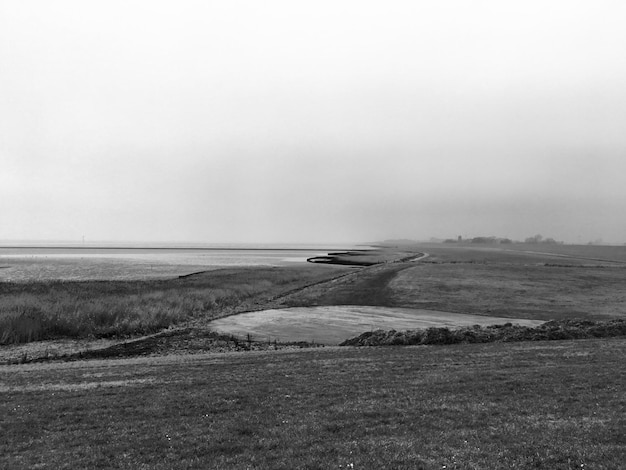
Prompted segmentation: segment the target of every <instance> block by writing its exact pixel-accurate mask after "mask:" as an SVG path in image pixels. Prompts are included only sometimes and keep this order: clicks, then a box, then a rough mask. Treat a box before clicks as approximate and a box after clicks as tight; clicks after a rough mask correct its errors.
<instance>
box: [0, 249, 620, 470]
mask: <svg viewBox="0 0 626 470" xmlns="http://www.w3.org/2000/svg"><path fill="white" fill-rule="evenodd" d="M511 248H515V249H516V250H517V251H513V250H512V249H511ZM552 248H554V247H551V246H543V245H542V246H540V247H538V246H518V247H507V250H496V249H493V247H463V246H444V245H423V246H419V247H418V246H416V247H412V248H411V249H412V250H414V252H415V253H417V252H426V253H428V255H429V256H428V257H427V258H425V259H422V260H420V261H397V262H387V263H383V264H379V265H374V266H369V267H363V268H345V267H337V266H323V265H317V266H316V265H309V266H303V267H300V268H297V269H295V270H291V271H289V270H286V268H254V269H243V270H239V269H232V270H222V271H219V272H212V273H207V274H206V275H199V276H192V277H189V278H185V279H173V280H164V281H146V282H101V283H73V282H69V283H50V282H40V283H29V284H10V283H9V284H7V283H4V284H0V289H2V292H1V294H2V295H1V297H0V301H2V302H4V303H3V304H1V305H0V312H2V313H0V322H5V323H3V324H2V328H4V329H0V331H7V330H6V325H7V324H8V323H7V321H9V320H10V319H11V318H17V317H19V316H20V315H23V318H24V319H29V318H35V319H37V318H39V317H42V318H64V319H65V320H64V321H66V322H67V319H69V320H70V323H71V321H74V322H75V323H78V324H79V323H80V315H81V312H89V311H90V310H89V309H90V308H93V309H95V310H94V311H95V312H100V314H99V315H92V319H97V318H107V319H108V320H107V321H108V322H109V323H106V322H104V323H103V325H104V326H105V328H104V329H103V330H100V333H96V334H95V335H97V334H100V335H102V336H108V335H109V334H110V333H111V331H110V330H107V328H110V325H111V324H113V325H115V324H116V323H115V322H119V324H120V325H123V324H124V322H125V321H130V320H128V319H132V318H135V319H136V320H137V321H139V322H141V321H145V319H146V318H147V319H150V318H159V316H158V315H155V316H151V315H152V313H151V312H158V311H163V312H165V313H166V314H168V315H169V314H171V312H174V313H176V312H182V313H180V314H174V315H173V316H172V320H173V321H172V322H171V323H170V324H169V325H178V327H179V328H170V329H168V330H166V331H165V332H163V333H159V334H157V335H152V336H148V337H146V338H143V337H137V335H138V334H141V333H142V330H141V328H139V329H135V330H132V329H131V330H124V329H119V330H118V332H117V333H116V332H115V331H113V333H112V334H113V337H112V338H111V339H107V340H105V339H100V340H98V341H100V342H102V341H110V342H111V343H109V344H108V345H104V346H102V349H94V346H93V345H94V344H96V343H97V341H94V342H92V343H89V337H90V335H92V336H95V335H94V333H92V332H90V331H91V330H89V328H86V327H84V328H83V329H81V330H79V333H78V337H81V335H85V334H86V336H85V338H84V339H83V340H81V341H86V343H81V344H82V345H81V346H80V348H86V352H87V353H86V354H82V353H79V354H76V350H75V349H74V350H72V348H69V349H68V355H67V356H66V358H71V359H77V358H79V357H118V356H123V357H124V356H125V357H126V358H124V359H115V360H113V359H106V360H90V361H76V362H55V361H48V362H41V363H30V364H15V365H10V366H9V365H4V366H0V468H9V469H12V468H16V469H27V468H28V469H30V468H51V469H53V468H54V469H57V468H133V469H135V468H145V469H148V468H150V469H152V468H156V469H159V468H162V469H166V468H167V469H169V468H181V469H185V468H198V469H200V468H214V469H229V468H233V469H234V468H237V469H238V468H257V469H265V468H272V469H274V468H276V469H283V468H284V469H287V468H289V469H292V468H303V469H304V468H308V469H314V468H319V469H326V468H343V469H345V468H364V469H378V468H397V469H403V468H405V469H420V468H423V469H429V470H430V469H444V468H445V469H451V468H454V469H527V468H538V469H585V468H586V469H601V470H602V469H616V468H623V462H624V458H625V456H626V418H624V416H626V413H625V412H626V393H625V392H624V390H626V360H625V359H626V338H624V337H617V338H601V339H600V338H599V339H583V340H576V341H571V340H570V341H549V342H548V341H542V342H522V343H497V342H496V343H488V344H458V345H444V346H402V347H358V348H355V347H341V348H337V347H332V348H331V347H326V348H311V349H302V350H293V349H282V350H271V349H273V347H272V345H270V344H266V345H265V349H270V350H267V351H258V350H257V351H248V352H238V353H232V352H222V351H228V350H231V349H232V344H228V340H226V341H224V340H222V339H219V338H216V337H215V336H213V335H212V333H210V332H209V331H207V323H208V321H209V320H211V319H212V318H216V317H218V316H224V315H228V314H236V313H238V312H244V311H250V310H262V309H268V308H284V307H290V306H297V307H308V306H333V305H343V306H351V305H352V306H359V305H361V306H384V307H403V308H427V309H432V310H442V311H446V312H454V313H459V314H465V313H472V314H476V315H497V316H500V317H507V318H513V317H517V318H528V319H535V320H549V319H559V320H568V319H574V318H578V319H595V320H607V319H612V318H614V319H619V318H624V317H626V308H625V306H626V298H625V295H626V294H625V291H624V287H623V286H624V285H626V264H625V263H624V261H625V260H626V257H625V256H623V255H624V250H623V249H622V247H588V248H585V247H580V248H579V249H578V251H577V250H576V249H573V248H568V249H567V250H565V249H564V248H562V247H559V246H557V247H556V250H557V251H558V252H555V253H546V252H545V251H546V250H549V249H552ZM602 248H607V249H606V250H603V249H602ZM608 248H610V249H608ZM540 250H543V252H540ZM565 251H568V252H567V253H565ZM390 261H394V260H390ZM202 302H206V303H205V304H203V303H202ZM213 305H214V306H213ZM115 306H118V307H119V308H117V309H116V308H111V307H115ZM176 306H178V307H180V306H184V307H185V308H184V309H182V310H178V307H176ZM189 306H190V307H189ZM26 307H28V308H30V309H31V310H28V308H26ZM131 307H132V308H131ZM174 307H176V308H174ZM20 308H22V310H20ZM11 309H13V310H11ZM36 309H39V310H36ZM98 309H99V310H98ZM159 309H161V310H159ZM7 312H9V313H7ZM28 312H30V316H29V314H28ZM115 312H118V313H119V315H111V313H115ZM124 312H126V313H124ZM33 313H35V314H33ZM53 314H55V315H57V316H56V317H55V316H54V315H53ZM38 315H39V317H38ZM124 315H126V316H124ZM129 315H130V316H129ZM132 315H134V317H133V316H132ZM166 316H167V315H166ZM7 319H9V320H7ZM124 319H126V320H124ZM111 321H112V322H113V323H111ZM86 324H87V325H89V324H94V322H93V321H92V323H86ZM95 324H97V322H95ZM107 325H109V326H107ZM162 327H164V325H158V324H153V328H154V330H158V329H160V328H162ZM103 331H104V332H105V333H102V332H103ZM148 331H152V330H148ZM85 332H87V333H85ZM107 332H108V333H107ZM116 334H120V336H118V337H115V335H116ZM124 335H130V336H131V338H129V339H132V341H127V340H126V339H124V337H123V336H124ZM66 337H67V336H66ZM63 338H64V337H63V336H62V335H61V337H60V339H57V341H62V340H63ZM31 339H36V338H31ZM50 344H51V343H50V342H47V341H36V342H34V343H30V344H26V345H8V346H2V347H0V356H2V357H6V356H7V354H5V353H7V351H8V355H9V356H10V355H15V354H16V353H20V351H28V354H29V355H28V360H31V359H37V358H38V357H39V359H41V355H42V356H43V357H46V356H47V352H46V353H45V354H44V350H45V348H48V347H49V345H50ZM90 344H91V345H90ZM98 344H100V343H98ZM97 347H98V348H99V347H101V346H97ZM20 348H26V349H20ZM28 348H39V349H38V350H39V352H40V353H41V355H40V356H37V354H35V356H31V355H30V354H31V349H28ZM244 349H255V348H250V347H249V345H248V347H246V348H244ZM211 350H214V351H220V352H212V353H206V354H198V353H202V352H204V351H211ZM138 355H141V356H144V355H145V356H146V357H133V356H138ZM22 362H25V361H22Z"/></svg>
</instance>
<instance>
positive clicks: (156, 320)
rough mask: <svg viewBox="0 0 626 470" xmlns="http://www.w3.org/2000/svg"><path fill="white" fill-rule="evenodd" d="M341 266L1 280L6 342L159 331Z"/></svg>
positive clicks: (1, 329)
mask: <svg viewBox="0 0 626 470" xmlns="http://www.w3.org/2000/svg"><path fill="white" fill-rule="evenodd" d="M341 272H342V271H338V270H337V268H332V269H329V268H328V267H326V269H324V267H321V266H304V267H293V268H265V267H263V268H245V269H223V270H217V271H208V272H206V273H201V274H197V275H193V276H187V277H184V278H179V279H171V280H159V281H91V282H32V283H0V344H15V343H23V342H29V341H38V340H44V339H52V338H60V337H63V338H86V337H93V338H105V337H124V336H131V335H140V334H148V333H153V332H156V331H159V330H162V329H164V328H167V327H170V326H172V325H178V324H181V323H184V322H186V321H190V320H194V319H203V320H209V319H212V318H216V317H218V316H220V315H223V314H225V313H230V312H231V311H233V310H234V309H238V308H239V309H242V308H245V307H246V306H248V307H249V306H250V305H251V303H254V302H263V301H267V300H268V299H271V298H273V297H274V296H277V295H280V294H281V293H283V292H285V291H290V290H293V289H298V288H299V287H302V286H304V285H308V284H311V283H315V282H319V281H321V280H324V279H328V278H331V277H333V276H337V275H338V274H340V273H341Z"/></svg>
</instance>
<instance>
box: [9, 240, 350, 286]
mask: <svg viewBox="0 0 626 470" xmlns="http://www.w3.org/2000/svg"><path fill="white" fill-rule="evenodd" d="M351 248H353V247H345V246H344V247H337V246H334V247H333V246H313V247H303V248H294V247H281V246H276V247H269V248H268V247H265V248H258V247H251V248H250V247H231V248H225V247H220V248H215V247H202V248H193V247H184V248H181V247H165V248H156V247H147V248H142V247H130V248H116V247H104V248H103V247H0V281H30V280H55V279H60V280H106V279H156V278H168V277H176V276H180V275H183V274H191V273H194V272H198V271H205V270H210V269H219V268H222V267H236V266H240V267H243V266H286V265H293V264H297V263H306V259H307V258H310V257H312V256H320V255H324V254H326V253H327V252H328V251H334V250H342V249H351Z"/></svg>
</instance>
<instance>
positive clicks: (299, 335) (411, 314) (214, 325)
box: [209, 305, 543, 345]
mask: <svg viewBox="0 0 626 470" xmlns="http://www.w3.org/2000/svg"><path fill="white" fill-rule="evenodd" d="M507 322H508V323H513V324H516V325H523V326H537V325H540V324H542V323H543V321H540V320H525V319H516V318H503V317H489V316H484V315H465V314H460V313H450V312H440V311H435V310H419V309H412V308H395V307H371V306H361V305H359V306H351V305H348V306H346V305H340V306H325V307H292V308H284V309H270V310H261V311H258V312H247V313H241V314H239V315H232V316H229V317H225V318H220V319H217V320H213V321H212V322H211V323H210V325H209V326H210V327H211V329H213V330H214V331H218V332H220V333H225V334H232V335H235V336H238V337H242V338H245V337H246V336H247V335H250V336H251V337H252V339H253V340H263V341H264V340H267V341H274V340H277V341H279V342H287V341H308V342H316V343H322V344H328V345H335V344H339V343H341V342H342V341H344V340H346V339H348V338H351V337H354V336H357V335H359V334H361V333H364V332H366V331H372V330H378V329H383V330H392V329H395V330H409V329H417V328H430V327H449V328H455V327H461V326H472V325H482V326H487V325H497V324H504V323H507Z"/></svg>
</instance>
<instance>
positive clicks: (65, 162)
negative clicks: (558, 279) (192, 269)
mask: <svg viewBox="0 0 626 470" xmlns="http://www.w3.org/2000/svg"><path fill="white" fill-rule="evenodd" d="M624 18H626V3H624V2H622V1H607V0H594V1H591V0H589V1H578V0H568V1H563V0H548V1H546V0H541V1H536V0H526V1H523V2H522V1H502V0H473V1H471V2H468V1H466V0H442V1H419V0H413V1H393V0H386V1H368V0H360V1H344V0H333V1H325V0H321V1H316V2H294V1H292V0H291V1H276V0H265V1H262V2H259V1H256V0H228V1H210V0H202V1H193V0H176V1H173V0H172V1H162V0H151V1H138V0H124V1H120V0H108V1H106V2H104V1H102V2H85V1H82V0H77V1H72V0H56V1H54V2H50V1H48V0H0V241H2V240H5V241H6V240H18V239H19V240H66V241H80V240H82V237H85V240H87V241H94V240H106V241H113V242H115V241H135V242H139V241H152V242H155V241H157V242H158V241H163V242H165V241H170V242H201V243H327V242H367V241H377V240H384V239H394V238H407V239H414V240H424V239H428V238H430V237H438V238H456V237H457V236H458V235H461V236H464V237H472V236H490V235H494V236H501V237H510V238H513V239H524V238H526V237H529V236H532V235H535V234H542V235H543V236H544V237H552V238H555V239H557V240H564V241H566V242H569V243H586V242H588V241H596V240H603V241H604V242H609V243H619V244H621V243H625V242H626V217H624V215H625V214H626V184H624V181H625V175H626V131H625V130H626V54H625V53H624V50H625V49H624V48H625V47H626V28H624Z"/></svg>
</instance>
